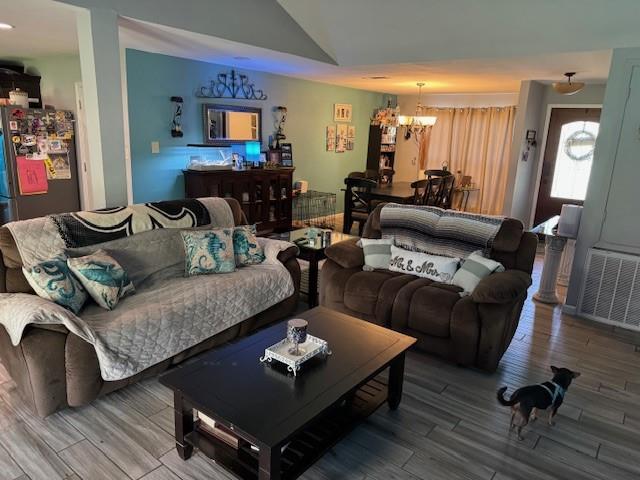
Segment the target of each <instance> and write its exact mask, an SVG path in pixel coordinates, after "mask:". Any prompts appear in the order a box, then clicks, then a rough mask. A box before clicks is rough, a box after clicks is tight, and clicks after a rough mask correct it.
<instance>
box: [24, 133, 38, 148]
mask: <svg viewBox="0 0 640 480" xmlns="http://www.w3.org/2000/svg"><path fill="white" fill-rule="evenodd" d="M22 145H24V146H25V147H33V146H35V145H36V136H35V135H32V134H24V135H22Z"/></svg>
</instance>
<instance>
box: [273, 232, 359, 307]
mask: <svg viewBox="0 0 640 480" xmlns="http://www.w3.org/2000/svg"><path fill="white" fill-rule="evenodd" d="M327 231H330V232H331V238H329V239H328V240H327V241H324V240H323V237H322V235H318V234H319V233H321V232H327ZM268 237H269V238H275V239H278V240H285V241H288V242H292V243H295V244H296V245H297V246H298V248H299V249H300V254H299V255H298V258H301V259H302V260H306V261H307V262H309V293H308V304H309V308H313V307H315V306H317V305H318V271H319V268H318V263H319V262H320V261H321V260H324V259H325V258H327V256H326V255H325V252H324V251H325V249H326V248H327V247H328V246H330V245H333V244H334V243H339V242H344V241H345V240H349V239H350V238H357V237H355V236H353V235H348V234H346V233H341V232H337V231H335V230H323V229H320V228H313V227H309V228H301V229H299V230H292V231H290V232H284V233H273V234H270V235H268Z"/></svg>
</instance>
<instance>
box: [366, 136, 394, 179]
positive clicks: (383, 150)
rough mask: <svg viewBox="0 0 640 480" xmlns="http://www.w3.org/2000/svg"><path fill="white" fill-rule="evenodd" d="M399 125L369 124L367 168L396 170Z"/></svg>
mask: <svg viewBox="0 0 640 480" xmlns="http://www.w3.org/2000/svg"><path fill="white" fill-rule="evenodd" d="M396 138H397V127H392V126H387V125H370V126H369V146H368V149H367V170H376V171H378V172H379V171H380V170H382V169H383V168H391V169H393V170H395V168H394V165H395V157H396Z"/></svg>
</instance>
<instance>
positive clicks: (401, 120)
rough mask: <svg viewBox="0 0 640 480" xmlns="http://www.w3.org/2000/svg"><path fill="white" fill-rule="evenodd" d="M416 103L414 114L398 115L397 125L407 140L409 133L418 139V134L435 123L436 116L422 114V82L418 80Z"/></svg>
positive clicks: (409, 136)
mask: <svg viewBox="0 0 640 480" xmlns="http://www.w3.org/2000/svg"><path fill="white" fill-rule="evenodd" d="M416 85H418V104H417V105H416V114H415V115H398V125H399V126H400V128H402V129H404V138H405V139H406V140H409V138H411V134H413V135H414V138H415V140H416V141H417V140H418V136H419V135H422V134H423V133H424V132H425V131H427V129H429V128H431V127H433V126H434V125H435V123H436V117H433V116H430V115H424V113H423V110H424V108H425V107H423V106H422V103H421V100H422V87H424V85H425V84H424V82H418V83H417V84H416Z"/></svg>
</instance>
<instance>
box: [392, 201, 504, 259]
mask: <svg viewBox="0 0 640 480" xmlns="http://www.w3.org/2000/svg"><path fill="white" fill-rule="evenodd" d="M503 220H504V217H493V216H487V215H476V214H471V213H466V212H458V211H455V210H443V209H442V208H437V207H429V206H417V205H399V204H395V203H389V204H387V205H385V206H384V207H383V208H382V210H381V212H380V228H381V230H382V238H393V240H394V243H395V245H396V246H398V247H400V248H404V249H406V250H411V251H416V252H424V253H431V254H434V255H444V256H447V257H459V258H466V257H467V256H469V254H470V253H471V252H474V251H476V250H483V251H487V250H489V249H490V248H491V246H492V244H493V240H494V238H495V236H496V234H497V233H498V231H499V230H500V227H501V225H502V222H503Z"/></svg>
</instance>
